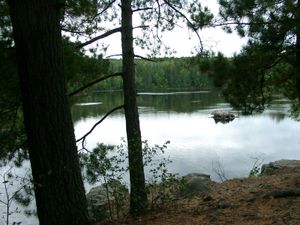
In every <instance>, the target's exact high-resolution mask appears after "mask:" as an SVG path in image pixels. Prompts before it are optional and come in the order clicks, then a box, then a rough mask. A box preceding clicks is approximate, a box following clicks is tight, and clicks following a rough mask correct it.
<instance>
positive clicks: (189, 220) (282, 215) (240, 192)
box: [98, 160, 300, 225]
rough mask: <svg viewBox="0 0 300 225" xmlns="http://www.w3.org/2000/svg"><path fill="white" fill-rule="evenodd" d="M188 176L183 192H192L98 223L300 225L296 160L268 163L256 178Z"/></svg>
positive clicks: (299, 168)
mask: <svg viewBox="0 0 300 225" xmlns="http://www.w3.org/2000/svg"><path fill="white" fill-rule="evenodd" d="M188 176H189V177H188V180H189V182H188V183H187V184H189V185H188V186H187V191H188V193H192V194H190V195H187V196H185V197H184V198H182V197H181V198H178V199H177V200H174V202H172V204H170V205H168V206H166V207H165V208H164V209H160V210H156V211H155V210H154V211H152V212H149V213H147V214H146V215H145V216H142V217H141V218H130V217H126V218H125V219H124V218H123V219H119V220H116V221H110V222H107V221H106V222H105V223H98V224H132V225H137V224H143V225H177V224H178V225H179V224H180V225H182V224H189V225H193V224H195V225H196V224H197V225H199V224H201V225H209V224H210V225H227V224H230V225H270V224H275V225H276V224H290V225H297V224H300V160H279V161H276V162H272V163H268V164H265V165H263V166H262V170H261V174H259V176H257V177H249V178H243V179H231V180H227V181H224V182H222V183H216V182H212V181H210V178H209V176H208V175H203V174H192V175H188ZM189 188H191V189H189ZM185 194H186V193H185Z"/></svg>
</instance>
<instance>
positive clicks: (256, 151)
mask: <svg viewBox="0 0 300 225" xmlns="http://www.w3.org/2000/svg"><path fill="white" fill-rule="evenodd" d="M138 95H139V96H138V103H139V112H140V123H141V130H142V137H143V139H146V140H148V141H149V142H150V143H152V144H163V143H164V142H165V141H168V140H169V141H170V142H171V143H170V145H169V146H168V150H167V152H166V155H167V156H170V158H171V159H172V160H173V163H172V164H171V165H170V166H169V170H170V171H171V172H176V173H179V174H180V175H184V174H187V173H190V172H200V173H208V174H210V175H211V177H212V179H213V180H216V181H218V180H219V177H218V175H217V174H216V172H215V169H217V168H221V169H222V170H223V172H224V173H225V175H226V177H227V178H233V177H245V176H247V175H248V174H249V171H250V170H251V168H252V167H253V163H254V162H255V158H259V159H261V160H263V161H264V163H267V162H270V161H274V160H279V159H283V158H284V159H300V151H299V147H300V139H299V135H298V134H299V133H300V123H298V122H295V121H294V120H292V119H290V118H289V117H288V109H289V105H288V103H287V102H276V103H274V104H273V105H272V106H271V107H270V108H269V109H267V110H266V111H265V112H264V113H263V114H260V115H253V116H241V115H239V117H238V118H236V119H235V120H233V121H232V122H230V123H227V124H222V123H217V124H216V123H215V121H214V120H213V119H212V118H210V113H211V112H212V111H214V110H216V109H224V110H231V111H233V110H232V108H231V107H230V105H229V104H227V103H225V102H224V100H223V99H222V98H221V97H220V95H219V94H218V92H217V91H197V92H168V93H150V92H147V93H146V92H141V93H138ZM74 101H75V103H74V106H73V108H72V112H73V117H74V122H75V133H76V137H77V138H79V137H81V136H82V135H83V134H85V133H86V132H87V131H88V130H89V129H90V128H91V127H92V126H93V124H94V123H95V122H97V121H98V120H99V119H100V118H101V117H102V116H103V115H104V114H105V112H108V111H109V110H110V109H112V108H113V107H115V106H118V105H121V104H122V101H123V100H122V94H121V93H120V92H113V93H99V94H93V95H91V96H79V97H75V99H74ZM235 113H236V114H238V112H235ZM121 137H126V133H125V120H124V114H123V111H122V110H120V111H118V112H116V113H114V114H112V115H111V116H109V117H108V118H107V119H106V120H105V121H104V122H103V123H102V124H101V125H99V126H98V127H97V128H96V129H95V130H94V132H93V133H92V134H91V135H90V136H89V137H88V138H87V147H88V148H89V149H92V148H93V147H95V146H96V144H97V143H99V142H103V143H105V144H119V143H120V139H121Z"/></svg>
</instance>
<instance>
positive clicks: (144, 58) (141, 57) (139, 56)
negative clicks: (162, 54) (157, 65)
mask: <svg viewBox="0 0 300 225" xmlns="http://www.w3.org/2000/svg"><path fill="white" fill-rule="evenodd" d="M134 57H137V58H140V59H143V60H146V61H150V62H157V61H156V60H154V59H149V58H146V57H144V56H141V55H134Z"/></svg>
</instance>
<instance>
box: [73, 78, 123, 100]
mask: <svg viewBox="0 0 300 225" xmlns="http://www.w3.org/2000/svg"><path fill="white" fill-rule="evenodd" d="M118 76H122V73H113V74H110V75H107V76H104V77H100V78H98V79H96V80H94V81H92V82H90V83H88V84H86V85H84V86H82V87H81V88H78V89H77V90H75V91H73V92H71V93H70V94H69V97H71V96H74V95H76V94H77V93H79V92H81V91H83V90H85V89H87V88H88V87H90V86H92V85H94V84H96V83H98V82H101V81H104V80H106V79H108V78H111V77H118Z"/></svg>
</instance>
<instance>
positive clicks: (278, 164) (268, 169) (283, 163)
mask: <svg viewBox="0 0 300 225" xmlns="http://www.w3.org/2000/svg"><path fill="white" fill-rule="evenodd" d="M296 171H299V172H300V160H288V159H281V160H278V161H275V162H270V163H268V164H264V165H263V166H262V167H261V175H274V174H279V173H288V172H296Z"/></svg>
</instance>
